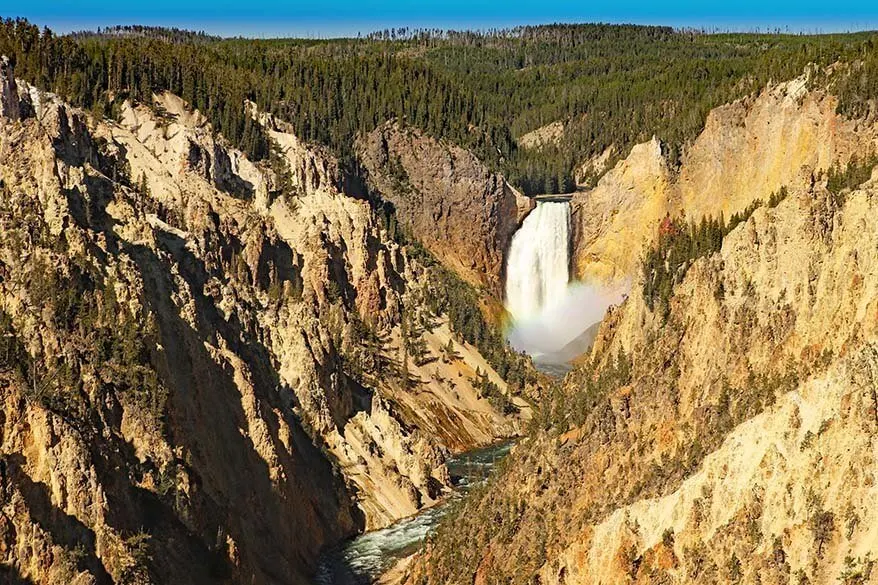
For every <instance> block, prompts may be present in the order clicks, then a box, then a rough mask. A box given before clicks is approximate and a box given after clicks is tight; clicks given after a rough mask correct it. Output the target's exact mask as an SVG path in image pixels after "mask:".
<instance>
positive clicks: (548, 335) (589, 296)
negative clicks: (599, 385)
mask: <svg viewBox="0 0 878 585" xmlns="http://www.w3.org/2000/svg"><path fill="white" fill-rule="evenodd" d="M623 298H624V297H623V295H622V293H620V292H618V291H616V292H610V291H605V290H602V289H599V288H597V287H592V286H588V285H585V284H580V283H572V284H568V285H566V286H565V288H564V291H563V294H561V295H560V297H559V298H558V299H556V300H555V302H554V303H553V304H551V305H549V306H546V307H544V308H543V309H542V310H540V311H539V312H538V313H536V314H535V315H530V316H528V317H526V318H524V319H521V320H515V321H513V324H512V327H511V328H510V330H509V332H508V334H507V335H508V339H509V343H510V344H511V345H512V347H513V348H515V349H516V350H518V351H524V352H527V353H528V354H530V355H531V356H533V358H534V361H535V362H537V363H544V364H563V363H566V362H568V361H570V360H572V359H573V358H575V357H576V356H577V355H579V354H581V353H583V352H585V351H587V350H588V348H589V347H590V346H591V342H592V341H593V340H594V336H595V334H596V333H597V331H596V329H597V327H596V326H597V325H598V324H599V323H600V322H601V319H603V317H604V314H605V313H606V311H607V308H608V307H609V306H610V305H615V304H618V303H619V302H621V301H622V299H623Z"/></svg>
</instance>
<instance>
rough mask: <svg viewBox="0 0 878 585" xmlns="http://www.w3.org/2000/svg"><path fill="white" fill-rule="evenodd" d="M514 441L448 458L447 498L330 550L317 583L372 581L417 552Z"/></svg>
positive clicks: (364, 584) (343, 584) (345, 584)
mask: <svg viewBox="0 0 878 585" xmlns="http://www.w3.org/2000/svg"><path fill="white" fill-rule="evenodd" d="M513 444H514V443H513V442H511V441H507V442H503V443H499V444H497V445H492V446H490V447H485V448H483V449H477V450H474V451H468V452H466V453H462V454H460V455H457V456H455V457H452V458H451V459H449V460H448V463H447V465H448V471H449V472H450V473H451V476H452V477H453V478H454V485H455V490H454V491H453V492H452V493H451V494H449V495H448V497H447V498H446V499H445V500H443V501H442V502H441V503H440V504H438V505H436V506H433V507H431V508H427V509H425V510H423V511H421V512H420V513H418V514H416V515H414V516H410V517H409V518H404V519H402V520H400V521H398V522H396V523H395V524H392V525H391V526H388V527H387V528H382V529H381V530H374V531H372V532H366V533H364V534H361V535H359V536H357V537H355V538H353V539H352V540H349V541H347V542H346V543H344V544H342V545H341V546H339V547H336V548H333V549H331V550H329V551H327V552H326V553H325V554H324V555H323V557H322V558H321V560H320V564H319V567H318V569H317V575H316V577H315V584H316V585H367V584H370V583H373V582H374V581H375V580H376V579H378V577H380V576H381V575H382V574H383V573H385V572H387V571H388V570H390V569H391V568H392V567H393V566H394V565H395V564H396V563H397V562H399V561H400V560H402V559H404V558H405V557H408V556H410V555H412V554H414V553H415V552H416V551H417V550H418V547H420V545H421V543H422V542H424V539H425V538H426V537H427V536H428V535H429V534H430V533H431V532H432V531H433V530H434V529H435V528H436V526H437V524H438V523H439V521H440V520H441V519H442V518H443V517H444V516H445V514H447V513H448V511H449V510H450V509H451V506H452V505H453V504H454V502H456V501H457V500H459V499H460V498H462V497H463V496H464V495H465V494H466V493H467V492H468V491H470V490H471V489H473V488H474V487H476V486H478V485H480V484H481V483H483V482H485V481H487V479H488V478H489V477H490V475H491V473H492V472H493V470H494V469H495V467H496V465H497V463H499V462H500V461H501V460H502V459H503V458H504V457H506V455H507V454H509V451H510V450H511V449H512V446H513Z"/></svg>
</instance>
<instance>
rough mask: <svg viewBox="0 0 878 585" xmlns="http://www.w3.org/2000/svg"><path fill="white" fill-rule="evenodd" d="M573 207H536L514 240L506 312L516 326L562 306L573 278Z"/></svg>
mask: <svg viewBox="0 0 878 585" xmlns="http://www.w3.org/2000/svg"><path fill="white" fill-rule="evenodd" d="M569 247H570V204H569V203H567V202H566V201H565V202H557V201H544V202H540V203H537V206H536V208H535V209H534V210H533V211H531V212H530V214H528V216H527V217H526V218H525V219H524V222H523V223H522V224H521V228H519V230H518V231H517V232H516V233H515V236H513V238H512V244H511V245H510V247H509V254H508V261H507V263H506V308H507V309H508V310H509V312H510V313H511V314H512V317H513V319H514V320H515V321H516V322H523V321H527V320H530V319H534V318H536V317H538V316H539V315H540V314H541V313H542V312H543V311H544V310H546V309H549V308H551V307H552V306H553V305H556V304H557V303H558V302H560V301H561V300H562V299H563V298H564V296H565V293H566V291H567V283H568V280H569V278H570V275H569V273H568V265H569V262H570V251H569Z"/></svg>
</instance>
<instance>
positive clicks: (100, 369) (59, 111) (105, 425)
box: [0, 69, 518, 583]
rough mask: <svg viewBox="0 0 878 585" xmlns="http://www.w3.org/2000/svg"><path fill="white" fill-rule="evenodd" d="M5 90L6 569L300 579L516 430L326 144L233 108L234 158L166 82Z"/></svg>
mask: <svg viewBox="0 0 878 585" xmlns="http://www.w3.org/2000/svg"><path fill="white" fill-rule="evenodd" d="M4 71H7V70H6V69H4ZM3 90H4V96H3V101H2V103H3V104H4V105H3V114H4V117H3V119H2V121H0V159H2V164H0V180H2V197H0V204H2V211H0V221H2V222H3V238H2V241H0V327H2V331H0V400H2V403H3V408H2V410H0V454H2V466H0V495H2V499H0V561H2V565H3V567H4V568H3V569H2V571H3V572H0V577H2V578H3V579H6V578H7V577H8V578H9V579H10V580H13V582H15V581H16V580H18V579H22V580H29V581H33V582H39V583H70V582H75V583H110V582H117V583H118V582H128V583H152V582H155V583H169V582H174V583H212V582H216V581H217V580H225V581H229V582H234V583H251V582H269V581H270V582H276V583H304V582H307V579H308V574H309V572H310V571H311V570H312V569H313V567H314V563H315V561H316V557H317V555H318V553H319V551H320V550H321V548H323V547H324V546H326V545H330V544H333V543H335V542H338V541H339V540H340V539H341V538H343V537H345V536H347V535H350V534H352V533H354V532H356V531H358V530H362V529H364V528H372V527H378V526H383V525H386V524H387V523H389V522H391V521H393V520H395V519H397V518H400V517H403V516H406V515H409V514H412V513H414V512H415V511H417V510H418V509H419V508H421V507H423V506H425V505H429V504H431V503H433V502H435V501H436V500H437V499H438V498H440V497H441V496H442V494H443V493H444V492H445V491H447V490H448V489H449V485H450V478H449V477H448V472H447V470H446V469H445V466H444V460H445V458H446V457H447V456H448V454H449V453H451V452H452V451H459V450H462V449H467V448H471V447H475V446H478V445H483V444H486V443H488V442H491V441H494V440H495V439H496V438H498V437H500V436H507V435H509V434H512V433H515V432H516V431H517V428H518V422H517V417H514V416H510V415H508V414H504V412H502V411H500V410H498V409H497V408H495V406H493V405H492V402H490V401H489V400H488V399H487V397H486V396H483V394H482V392H481V391H480V390H478V389H477V387H476V386H477V385H478V383H479V380H478V379H477V378H478V376H477V375H476V372H480V373H482V374H483V375H484V376H487V379H488V380H490V381H491V382H493V383H494V384H495V385H496V387H497V388H499V391H500V392H505V390H506V386H505V383H504V381H503V380H502V379H500V377H499V376H498V375H497V374H496V372H495V371H494V370H493V369H492V368H491V366H490V365H489V364H488V363H487V362H486V361H485V359H484V358H483V357H482V356H481V355H480V354H479V353H478V351H477V350H476V349H475V348H473V347H471V346H470V345H468V344H466V343H462V342H458V341H456V339H455V340H453V341H451V344H452V346H453V347H454V351H452V352H449V351H448V347H449V341H450V340H452V339H453V338H455V336H453V335H452V334H451V331H450V330H449V326H448V319H447V317H446V316H445V315H442V314H432V313H430V311H429V310H428V309H427V308H426V305H425V303H424V302H423V300H422V299H423V298H424V295H426V294H427V292H426V289H427V287H428V286H430V283H431V282H432V276H431V274H432V273H431V270H432V269H431V268H430V267H429V266H426V265H423V264H421V263H420V262H419V261H417V260H415V259H413V258H411V257H410V256H409V254H408V252H407V251H406V249H405V248H403V247H401V246H399V245H398V244H397V243H395V242H394V241H393V240H392V239H391V238H390V237H389V236H388V234H387V232H386V229H385V227H384V226H383V224H382V222H381V221H380V219H379V217H378V216H377V215H376V214H375V213H374V211H373V210H372V208H371V206H370V204H369V203H368V202H367V201H365V200H364V199H362V198H361V197H360V195H359V194H358V193H355V192H351V193H349V192H348V191H347V184H348V181H347V179H346V177H345V176H344V175H343V173H342V172H341V171H340V170H339V165H338V164H337V162H336V161H335V160H334V159H332V157H330V156H329V155H328V154H327V153H326V152H324V151H322V150H321V149H317V148H312V147H309V146H307V145H305V144H302V143H301V142H300V141H298V140H297V139H296V138H295V137H294V136H292V135H291V134H290V133H289V132H288V131H287V130H288V129H286V128H284V127H282V124H280V123H278V122H276V121H274V120H272V119H271V118H270V117H265V116H260V115H259V114H258V112H254V116H256V117H257V118H259V119H260V120H261V121H262V123H263V124H265V125H266V127H267V129H268V130H269V133H270V135H271V136H272V138H273V139H274V140H275V142H276V144H277V145H278V149H279V152H280V155H279V159H280V164H278V165H271V166H269V165H268V164H266V163H259V164H254V163H253V162H251V161H249V160H248V159H247V158H246V156H244V155H243V154H241V153H240V152H238V151H236V150H235V149H233V148H231V147H230V146H229V145H228V144H227V143H226V142H225V141H224V140H223V139H222V137H220V136H218V135H216V134H214V133H213V131H212V129H211V127H210V125H209V124H207V123H206V122H205V120H204V118H203V117H202V116H201V115H200V114H199V113H198V112H195V111H191V110H189V109H188V108H187V107H186V106H185V104H184V103H183V102H182V101H181V100H180V99H179V98H176V97H175V96H173V95H170V94H163V95H160V96H156V102H155V104H153V105H152V106H151V107H146V106H136V107H135V106H132V105H131V104H128V103H126V104H125V105H124V106H123V108H122V110H121V113H120V116H119V119H118V120H115V121H114V120H95V119H93V118H91V117H90V116H88V115H86V114H85V113H83V112H82V111H79V110H77V109H75V108H71V107H69V106H68V105H66V104H64V103H63V102H61V101H60V100H59V99H58V98H57V97H55V96H53V95H51V94H46V93H43V92H38V91H36V90H35V89H34V88H33V87H30V86H27V85H26V84H23V83H20V82H19V84H18V87H16V86H15V84H14V81H13V80H12V78H11V76H9V75H8V74H7V75H6V76H4V77H3ZM19 100H20V101H19ZM10 104H11V105H10ZM13 105H14V106H15V107H14V108H13V107H12V106H13ZM19 107H20V109H19ZM13 114H15V115H13ZM18 118H21V119H20V120H19V119H18ZM403 319H406V320H407V321H406V322H407V323H408V324H409V326H408V327H406V329H405V331H403V329H402V322H403ZM411 323H416V324H417V325H418V326H417V327H413V326H411ZM413 343H416V344H417V345H418V347H419V348H420V350H419V352H418V353H419V354H420V355H419V357H418V359H414V358H411V357H409V356H408V354H407V353H406V352H405V351H404V350H403V346H404V345H405V344H413Z"/></svg>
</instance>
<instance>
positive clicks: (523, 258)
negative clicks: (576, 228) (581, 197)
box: [506, 201, 628, 374]
mask: <svg viewBox="0 0 878 585" xmlns="http://www.w3.org/2000/svg"><path fill="white" fill-rule="evenodd" d="M569 263H570V204H569V203H567V202H559V201H541V202H539V203H537V206H536V208H535V209H534V210H533V211H531V212H530V214H529V215H528V216H527V217H526V218H525V220H524V222H523V223H522V224H521V227H520V228H519V229H518V231H517V232H516V233H515V236H513V238H512V244H511V245H510V246H509V253H508V255H507V262H506V309H507V310H508V311H509V313H510V314H511V315H512V323H511V324H510V325H511V327H510V329H509V331H507V334H508V337H509V342H510V343H511V344H512V346H513V347H514V348H515V349H517V350H519V351H525V352H527V353H529V354H530V355H531V356H533V358H534V362H535V363H538V364H542V367H543V368H544V369H545V371H549V372H550V373H555V374H558V373H560V371H559V370H555V369H551V370H550V369H549V368H548V366H550V365H552V364H555V365H558V364H566V363H567V362H569V361H570V360H572V359H573V358H575V357H576V356H577V355H580V354H581V353H583V352H585V351H587V350H588V348H589V347H590V346H591V342H592V340H593V339H594V336H595V332H596V331H597V326H596V324H597V323H599V322H600V320H601V319H602V318H603V316H604V313H605V312H606V309H607V307H609V306H610V305H611V304H614V303H618V302H620V301H621V299H622V294H624V292H625V291H626V290H627V288H626V287H627V286H628V285H627V284H621V283H620V285H619V286H616V287H615V288H607V287H605V286H598V285H595V284H587V283H582V282H578V283H571V282H570V274H569V269H568V266H569ZM565 367H566V366H565Z"/></svg>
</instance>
